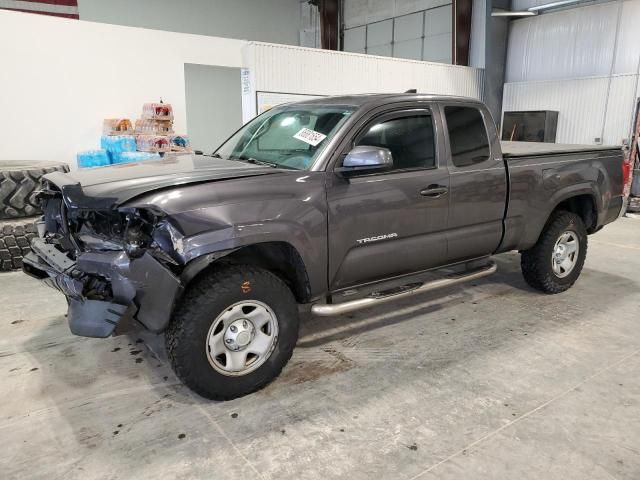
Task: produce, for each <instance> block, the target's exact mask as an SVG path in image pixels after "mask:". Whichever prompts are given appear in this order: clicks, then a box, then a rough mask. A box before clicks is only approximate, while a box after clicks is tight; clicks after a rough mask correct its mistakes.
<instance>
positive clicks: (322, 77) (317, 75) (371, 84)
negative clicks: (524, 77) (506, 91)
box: [243, 42, 484, 119]
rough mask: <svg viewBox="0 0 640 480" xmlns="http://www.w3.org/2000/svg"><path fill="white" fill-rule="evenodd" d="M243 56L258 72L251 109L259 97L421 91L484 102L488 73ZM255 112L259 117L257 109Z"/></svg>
mask: <svg viewBox="0 0 640 480" xmlns="http://www.w3.org/2000/svg"><path fill="white" fill-rule="evenodd" d="M243 52H244V63H245V65H246V66H247V67H249V68H250V69H251V70H252V72H253V75H252V77H253V78H252V79H251V82H252V85H251V92H249V93H248V95H245V96H244V97H243V106H244V107H245V108H246V107H248V106H247V105H246V102H249V101H254V98H255V92H256V91H267V92H288V93H304V94H313V95H346V94H357V93H401V92H404V91H406V90H408V89H410V88H415V89H417V90H418V92H420V93H433V94H443V95H460V96H467V97H474V98H481V97H482V82H483V74H484V72H483V70H481V69H477V68H471V67H460V66H455V65H447V64H443V63H428V62H418V61H414V60H405V59H399V58H388V57H376V56H373V55H364V54H357V53H346V52H334V51H328V50H316V49H310V48H302V47H290V46H286V45H273V44H265V43H257V42H251V43H249V44H248V45H247V47H246V48H245V49H244V51H243ZM249 111H251V112H255V105H251V106H250V108H249ZM245 119H246V118H245Z"/></svg>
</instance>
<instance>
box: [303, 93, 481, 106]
mask: <svg viewBox="0 0 640 480" xmlns="http://www.w3.org/2000/svg"><path fill="white" fill-rule="evenodd" d="M419 101H431V102H465V103H476V104H480V105H481V104H482V102H481V101H480V100H478V99H476V98H470V97H456V96H453V95H426V94H422V93H367V94H362V95H342V96H335V97H332V96H330V97H320V98H314V99H313V100H303V101H302V102H295V103H296V104H304V105H352V106H355V107H363V106H370V107H376V106H382V105H388V104H390V103H402V102H419Z"/></svg>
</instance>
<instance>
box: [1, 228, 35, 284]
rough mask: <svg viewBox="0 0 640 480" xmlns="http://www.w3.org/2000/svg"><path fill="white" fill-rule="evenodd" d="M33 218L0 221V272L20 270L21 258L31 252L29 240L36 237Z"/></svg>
mask: <svg viewBox="0 0 640 480" xmlns="http://www.w3.org/2000/svg"><path fill="white" fill-rule="evenodd" d="M37 219H38V217H35V218H26V219H24V220H11V221H10V220H5V221H0V270H1V271H3V272H8V271H11V270H19V269H21V268H22V257H23V256H24V255H26V254H27V253H28V252H30V251H31V247H30V246H29V245H30V243H31V239H32V238H33V237H35V236H36V235H37V230H36V226H35V223H34V222H35V220H37Z"/></svg>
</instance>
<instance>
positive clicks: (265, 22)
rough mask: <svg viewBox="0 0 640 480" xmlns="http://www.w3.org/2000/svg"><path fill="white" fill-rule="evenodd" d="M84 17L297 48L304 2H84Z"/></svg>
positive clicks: (281, 0)
mask: <svg viewBox="0 0 640 480" xmlns="http://www.w3.org/2000/svg"><path fill="white" fill-rule="evenodd" d="M78 7H79V10H80V19H81V20H88V21H92V22H104V23H111V24H114V25H126V26H130V27H142V28H153V29H156V30H168V31H172V32H182V33H196V34H199V35H212V36H216V37H225V38H237V39H245V40H260V41H263V42H274V43H286V44H290V45H298V44H299V40H300V29H301V15H300V3H299V0H79V2H78Z"/></svg>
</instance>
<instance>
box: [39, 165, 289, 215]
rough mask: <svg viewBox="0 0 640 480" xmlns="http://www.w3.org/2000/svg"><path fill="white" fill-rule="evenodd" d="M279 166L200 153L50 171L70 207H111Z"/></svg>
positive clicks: (50, 177)
mask: <svg viewBox="0 0 640 480" xmlns="http://www.w3.org/2000/svg"><path fill="white" fill-rule="evenodd" d="M279 171H280V170H278V169H275V168H272V167H265V166H261V165H251V164H248V163H244V162H238V161H233V160H223V159H221V158H213V157H208V156H203V155H189V154H167V155H165V156H164V157H163V158H162V159H160V160H148V161H145V162H142V163H129V164H121V165H112V166H109V167H98V168H93V169H90V170H77V171H75V172H72V173H67V174H63V173H60V172H55V173H50V174H48V175H45V176H44V178H45V179H46V180H48V181H49V182H51V183H53V184H54V185H56V186H57V187H58V188H60V189H61V190H62V195H63V197H64V199H65V203H66V204H67V205H68V206H69V207H70V208H74V207H75V208H95V209H99V208H111V207H113V206H117V205H121V204H123V203H124V202H126V201H128V200H131V199H133V198H135V197H137V196H139V195H143V194H145V193H149V192H152V191H154V190H159V189H163V188H167V187H172V186H175V185H186V184H191V183H199V182H209V181H219V180H228V179H232V178H241V177H249V176H256V175H268V174H273V173H278V172H279Z"/></svg>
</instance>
